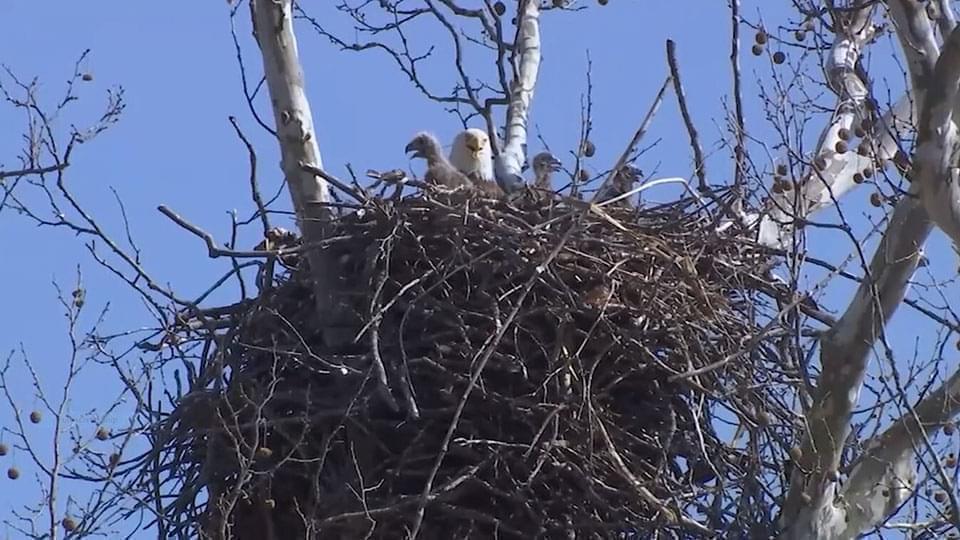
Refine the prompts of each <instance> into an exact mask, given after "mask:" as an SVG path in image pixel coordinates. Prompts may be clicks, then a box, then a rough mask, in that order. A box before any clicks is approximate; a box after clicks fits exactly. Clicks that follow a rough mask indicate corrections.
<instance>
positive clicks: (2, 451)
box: [0, 443, 10, 456]
mask: <svg viewBox="0 0 960 540" xmlns="http://www.w3.org/2000/svg"><path fill="white" fill-rule="evenodd" d="M9 451H10V449H9V448H7V445H6V444H4V443H0V456H5V455H7V452H9Z"/></svg>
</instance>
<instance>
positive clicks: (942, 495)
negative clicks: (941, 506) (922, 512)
mask: <svg viewBox="0 0 960 540" xmlns="http://www.w3.org/2000/svg"><path fill="white" fill-rule="evenodd" d="M933 500H935V501H937V502H938V503H942V502H943V501H945V500H947V494H946V493H945V492H943V491H938V492H937V494H936V495H934V496H933Z"/></svg>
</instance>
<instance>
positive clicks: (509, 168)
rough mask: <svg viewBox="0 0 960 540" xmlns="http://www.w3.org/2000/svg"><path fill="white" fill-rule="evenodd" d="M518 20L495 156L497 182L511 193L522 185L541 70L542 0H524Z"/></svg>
mask: <svg viewBox="0 0 960 540" xmlns="http://www.w3.org/2000/svg"><path fill="white" fill-rule="evenodd" d="M518 24H519V26H518V30H517V39H516V45H515V47H517V51H516V56H515V57H514V77H513V79H512V80H511V82H510V102H509V104H508V106H507V121H506V130H505V131H506V140H505V141H504V145H503V149H502V150H501V151H500V153H499V154H498V155H497V157H496V158H495V160H494V173H495V175H496V177H497V182H498V183H499V184H500V187H501V188H503V189H504V191H506V192H508V193H509V192H512V191H515V190H516V189H518V188H520V187H522V186H523V176H522V175H523V164H524V162H525V161H526V155H525V153H526V146H527V121H528V114H529V112H530V103H531V102H532V101H533V91H534V89H535V88H536V85H537V76H538V74H539V71H540V3H539V1H537V0H527V1H526V2H524V5H523V10H522V12H521V14H520V17H519V21H518ZM518 182H519V184H518Z"/></svg>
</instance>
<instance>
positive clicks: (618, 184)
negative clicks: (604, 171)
mask: <svg viewBox="0 0 960 540" xmlns="http://www.w3.org/2000/svg"><path fill="white" fill-rule="evenodd" d="M641 175H643V171H641V170H640V169H638V168H636V167H634V166H633V165H624V166H623V168H622V169H620V171H618V172H617V174H616V176H614V177H613V178H612V179H610V180H607V181H606V182H604V184H603V185H602V186H601V187H600V190H599V191H598V192H597V195H596V199H594V200H595V201H596V202H598V203H599V202H603V201H609V200H610V199H615V198H617V197H619V196H620V195H623V194H625V193H627V192H629V191H630V190H631V189H633V186H634V184H636V183H637V182H638V181H639V180H640V176H641ZM611 205H612V206H619V207H624V208H629V207H631V206H632V204H630V198H629V197H626V198H623V199H620V200H619V201H617V202H615V203H611Z"/></svg>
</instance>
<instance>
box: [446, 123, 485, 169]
mask: <svg viewBox="0 0 960 540" xmlns="http://www.w3.org/2000/svg"><path fill="white" fill-rule="evenodd" d="M450 164H451V165H453V166H454V167H456V168H457V170H459V171H460V172H462V173H463V174H465V175H467V178H469V179H471V180H473V182H474V183H479V182H481V181H483V182H493V181H494V177H493V149H492V148H491V147H490V137H488V136H487V134H486V132H485V131H483V130H482V129H477V128H470V129H467V130H465V131H461V132H460V133H458V134H457V136H456V137H454V138H453V144H452V145H451V148H450Z"/></svg>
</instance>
